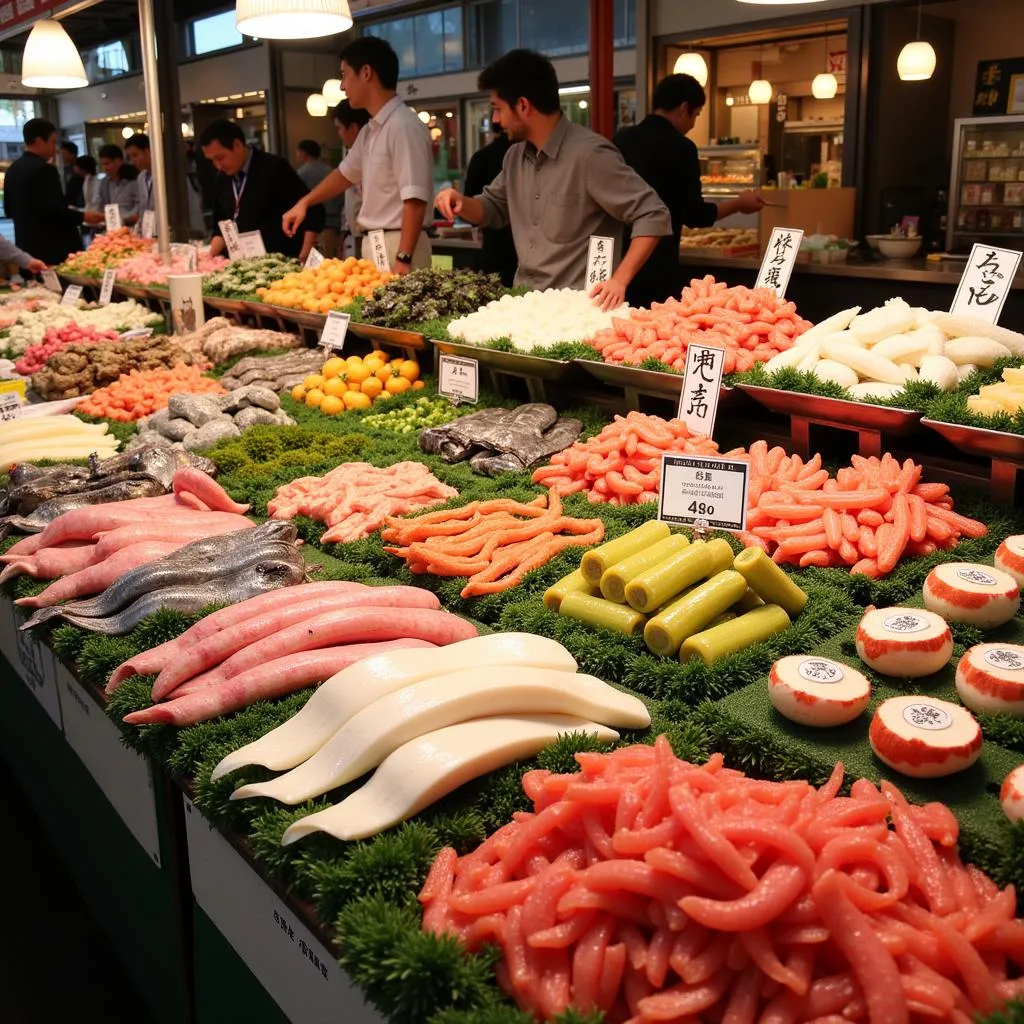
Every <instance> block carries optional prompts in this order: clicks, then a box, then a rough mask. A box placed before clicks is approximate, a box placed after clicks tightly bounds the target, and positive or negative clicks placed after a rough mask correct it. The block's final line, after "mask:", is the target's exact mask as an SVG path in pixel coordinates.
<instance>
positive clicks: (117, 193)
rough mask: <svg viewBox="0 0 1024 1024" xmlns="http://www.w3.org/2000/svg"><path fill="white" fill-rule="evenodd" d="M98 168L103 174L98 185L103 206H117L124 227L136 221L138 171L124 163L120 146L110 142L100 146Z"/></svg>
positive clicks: (137, 215) (137, 210) (137, 217)
mask: <svg viewBox="0 0 1024 1024" xmlns="http://www.w3.org/2000/svg"><path fill="white" fill-rule="evenodd" d="M100 170H101V171H102V172H103V173H104V175H105V177H104V179H103V182H102V183H101V185H100V200H101V202H102V203H103V206H104V207H107V206H117V208H118V209H119V210H120V211H121V224H122V226H124V227H131V226H133V225H134V224H136V223H138V220H139V182H138V178H139V172H138V171H137V170H136V169H135V168H134V167H132V165H131V164H129V163H125V159H124V152H123V151H122V149H121V147H120V146H115V145H113V143H110V144H108V145H106V146H103V147H101V148H100Z"/></svg>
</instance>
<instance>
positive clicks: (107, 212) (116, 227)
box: [103, 203, 121, 231]
mask: <svg viewBox="0 0 1024 1024" xmlns="http://www.w3.org/2000/svg"><path fill="white" fill-rule="evenodd" d="M103 219H104V220H105V221H106V222H107V230H108V231H120V230H121V207H120V206H118V205H117V203H107V205H106V206H104V207H103Z"/></svg>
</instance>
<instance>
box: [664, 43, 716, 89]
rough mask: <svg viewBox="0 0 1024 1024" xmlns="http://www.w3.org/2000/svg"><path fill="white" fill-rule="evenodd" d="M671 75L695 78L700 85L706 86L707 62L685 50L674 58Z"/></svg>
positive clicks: (698, 55) (697, 54)
mask: <svg viewBox="0 0 1024 1024" xmlns="http://www.w3.org/2000/svg"><path fill="white" fill-rule="evenodd" d="M672 74H674V75H689V76H690V77H691V78H696V79H697V81H698V82H700V84H701V85H707V84H708V65H707V61H705V60H704V58H703V57H702V56H701V55H700V54H699V53H695V52H694V51H693V50H687V51H686V53H681V54H679V56H678V57H676V62H675V65H674V66H673V68H672Z"/></svg>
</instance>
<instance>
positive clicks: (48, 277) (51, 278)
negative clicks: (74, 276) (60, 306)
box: [43, 270, 64, 295]
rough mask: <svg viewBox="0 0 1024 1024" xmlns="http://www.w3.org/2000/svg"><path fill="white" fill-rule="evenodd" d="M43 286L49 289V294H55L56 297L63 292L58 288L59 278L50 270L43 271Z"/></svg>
mask: <svg viewBox="0 0 1024 1024" xmlns="http://www.w3.org/2000/svg"><path fill="white" fill-rule="evenodd" d="M43 286H44V287H46V288H49V289H50V291H51V292H56V293H57V294H58V295H59V294H60V293H61V292H62V291H64V289H63V288H61V286H60V278H59V277H58V276H57V275H56V273H54V271H52V270H44V271H43Z"/></svg>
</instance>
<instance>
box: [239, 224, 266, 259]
mask: <svg viewBox="0 0 1024 1024" xmlns="http://www.w3.org/2000/svg"><path fill="white" fill-rule="evenodd" d="M238 245H239V248H240V249H241V251H242V255H243V256H244V257H246V258H251V257H253V256H266V255H267V247H266V246H265V245H264V244H263V236H262V235H261V234H260V233H259V232H258V231H243V232H242V233H241V234H240V235H239V236H238Z"/></svg>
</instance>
